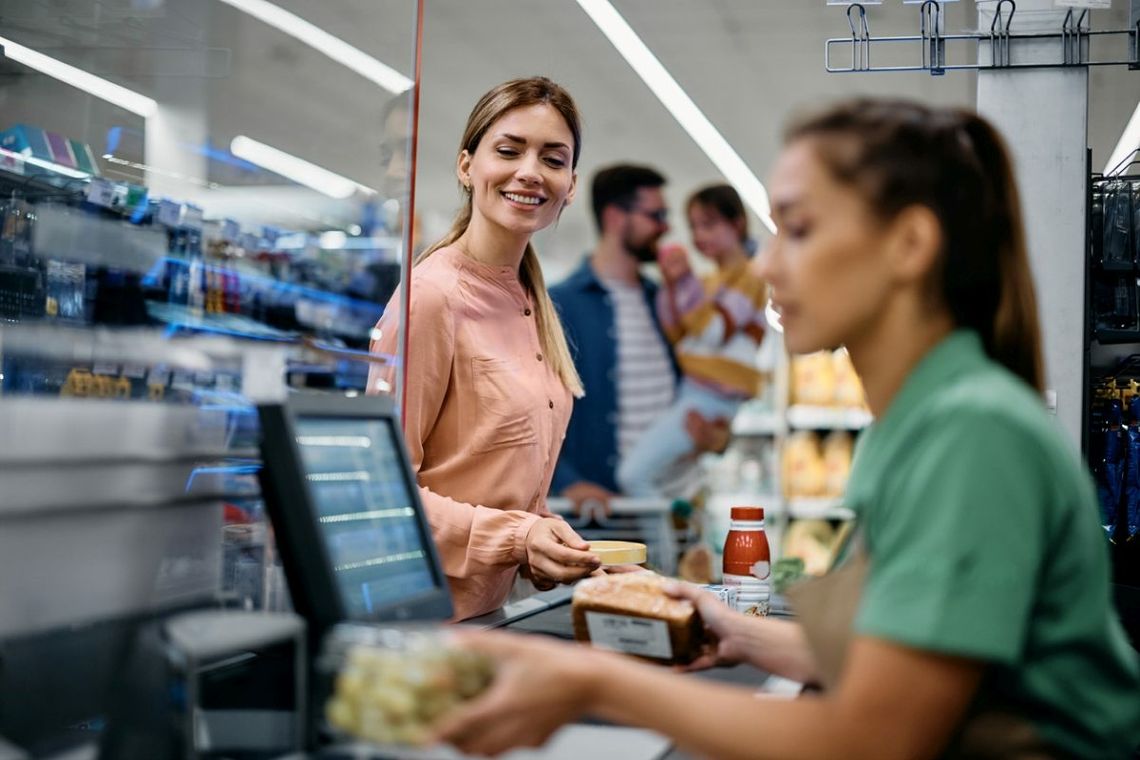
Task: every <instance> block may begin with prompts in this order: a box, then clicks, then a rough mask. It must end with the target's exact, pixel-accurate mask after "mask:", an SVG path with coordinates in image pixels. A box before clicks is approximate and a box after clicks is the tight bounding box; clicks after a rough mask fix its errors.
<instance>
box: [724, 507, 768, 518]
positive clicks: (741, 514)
mask: <svg viewBox="0 0 1140 760" xmlns="http://www.w3.org/2000/svg"><path fill="white" fill-rule="evenodd" d="M721 514H724V513H723V512H722V513H721ZM722 519H723V518H722ZM732 519H733V520H763V519H764V508H763V507H733V508H732Z"/></svg>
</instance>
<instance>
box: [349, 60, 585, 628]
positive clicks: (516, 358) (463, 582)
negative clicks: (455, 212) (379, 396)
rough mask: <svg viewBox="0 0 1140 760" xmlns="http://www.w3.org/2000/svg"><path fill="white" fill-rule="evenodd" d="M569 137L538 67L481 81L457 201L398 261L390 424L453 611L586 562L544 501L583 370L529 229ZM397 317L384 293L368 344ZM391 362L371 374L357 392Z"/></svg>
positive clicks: (389, 349) (541, 217)
mask: <svg viewBox="0 0 1140 760" xmlns="http://www.w3.org/2000/svg"><path fill="white" fill-rule="evenodd" d="M580 138H581V127H580V122H579V117H578V111H577V108H576V106H575V105H574V101H573V99H572V98H571V97H570V95H569V93H567V92H566V91H565V90H564V89H562V88H561V87H559V86H558V85H557V84H555V83H554V82H551V81H550V80H549V79H545V78H542V77H534V78H530V79H518V80H513V81H510V82H506V83H504V84H501V85H499V86H498V87H495V88H494V89H492V90H491V91H490V92H488V93H487V94H485V95H484V96H483V97H482V98H481V99H480V100H479V102H478V103H477V104H476V105H475V108H474V110H472V112H471V115H470V117H469V118H468V121H467V128H466V129H465V130H464V134H463V139H462V142H461V144H460V151H459V155H458V158H457V161H456V174H457V176H458V179H459V183H460V186H461V187H462V193H463V207H462V209H461V211H460V213H459V216H458V217H457V218H456V220H455V222H454V223H453V225H452V227H451V230H450V231H449V232H448V233H447V235H445V236H444V238H443V239H442V240H441V241H439V242H438V243H436V244H435V245H434V246H432V247H431V248H429V249H428V250H427V251H425V252H424V253H423V254H421V255H420V256H419V258H418V259H417V261H416V264H415V266H414V268H413V269H412V274H411V289H410V294H411V298H410V301H411V305H410V315H409V316H408V319H407V321H406V322H405V323H404V326H405V328H406V330H407V331H408V351H407V355H406V356H405V361H406V362H407V382H406V385H405V386H404V393H405V417H404V420H403V422H404V434H405V437H406V439H407V445H408V451H409V454H410V456H411V463H412V467H413V468H414V469H415V471H416V477H417V480H418V482H419V485H420V488H421V493H422V495H423V501H424V508H425V510H426V512H427V517H428V522H429V523H430V524H431V529H432V536H433V538H434V539H435V543H436V546H437V548H438V550H439V555H440V560H441V562H442V565H443V569H444V572H445V573H446V575H447V578H448V582H449V585H450V587H451V594H452V600H453V602H454V605H455V617H456V619H459V620H462V619H464V618H469V617H473V616H476V615H480V614H482V613H485V612H489V611H491V610H493V609H495V608H497V607H499V606H501V605H502V604H503V602H504V601H505V600H506V598H507V596H508V594H509V592H510V590H511V587H512V584H513V582H514V580H515V576H516V574H517V573H518V572H519V571H520V569H521V571H522V572H523V573H524V574H525V575H526V576H528V577H529V578H530V579H532V580H533V581H534V582H535V584H536V585H537V586H539V587H540V588H542V587H552V586H553V585H554V584H556V583H560V582H568V581H573V580H576V579H578V578H581V577H583V576H585V575H587V574H589V573H590V572H592V571H594V570H596V569H597V568H598V566H599V561H598V558H597V557H596V556H595V555H593V554H591V553H590V552H589V545H588V544H586V542H584V541H583V540H582V539H581V537H579V536H578V535H577V534H576V533H575V532H574V531H573V529H571V528H570V527H569V526H568V525H567V524H566V522H565V521H563V520H561V519H558V518H556V517H554V516H552V515H551V514H550V513H549V512H548V511H547V509H546V493H547V491H548V490H549V489H550V479H551V476H552V474H553V472H554V463H555V462H556V461H557V459H558V452H559V450H560V448H561V446H562V439H563V438H564V436H565V432H566V425H567V422H568V421H569V419H570V409H571V404H572V403H573V398H574V397H575V396H581V395H582V383H581V380H579V378H578V374H577V372H576V371H575V369H574V363H573V361H572V360H571V358H570V352H569V350H568V348H567V346H566V339H565V338H564V337H563V334H562V326H561V323H560V322H559V320H558V315H557V314H556V313H555V311H554V307H553V306H552V304H551V301H550V296H549V295H547V292H546V286H545V284H544V282H543V278H542V268H541V266H540V265H539V262H538V257H537V255H536V253H535V250H534V247H533V246H532V245H531V242H530V239H531V236H532V235H533V234H534V233H535V232H537V231H539V230H541V229H544V228H545V227H548V226H550V225H551V224H552V223H553V222H554V221H555V220H556V219H557V218H558V217H559V215H560V214H561V213H562V209H563V208H565V207H566V205H567V204H569V203H570V202H571V200H573V198H574V190H575V185H576V182H577V173H576V171H575V168H576V167H577V165H578V155H579V153H580V151H581V139H580ZM402 317H403V315H402V314H401V313H400V293H399V291H397V293H396V294H395V295H394V296H393V297H392V300H391V301H390V302H389V303H388V307H387V308H386V309H385V311H384V316H383V317H382V318H381V319H380V322H379V324H377V330H378V331H379V337H377V338H376V339H375V340H374V341H373V343H372V350H373V351H374V352H378V353H382V354H387V355H397V354H398V353H399V351H398V344H397V341H398V335H399V329H398V327H399V324H400V320H401V319H402ZM395 371H396V368H394V367H392V368H386V369H385V370H376V371H374V372H372V373H371V374H370V377H369V382H368V389H369V392H373V393H376V392H381V391H382V390H384V389H385V388H390V387H392V385H393V384H394V382H395Z"/></svg>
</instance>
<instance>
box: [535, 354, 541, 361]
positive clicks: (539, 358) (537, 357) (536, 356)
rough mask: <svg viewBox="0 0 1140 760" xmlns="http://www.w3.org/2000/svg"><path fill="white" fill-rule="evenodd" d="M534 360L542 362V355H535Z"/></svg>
mask: <svg viewBox="0 0 1140 760" xmlns="http://www.w3.org/2000/svg"><path fill="white" fill-rule="evenodd" d="M534 358H535V359H538V360H539V361H542V354H535V355H534Z"/></svg>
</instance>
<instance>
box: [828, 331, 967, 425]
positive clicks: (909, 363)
mask: <svg viewBox="0 0 1140 760" xmlns="http://www.w3.org/2000/svg"><path fill="white" fill-rule="evenodd" d="M905 316H906V318H905V319H903V318H896V319H891V318H884V319H882V320H879V322H878V323H877V324H876V325H874V326H873V327H872V328H871V329H870V330H868V331H867V332H866V333H865V334H863V335H860V336H858V337H856V338H853V339H851V340H848V341H847V344H846V345H847V352H848V353H849V354H851V363H852V364H853V365H854V367H855V372H856V373H857V374H858V375H859V379H860V380H861V381H862V382H863V391H864V393H865V394H866V396H867V405H868V406H869V407H870V408H871V414H873V415H874V416H875V417H876V418H880V417H882V415H883V414H884V413H885V412H886V411H887V409H888V408H890V405H891V402H892V401H894V399H895V396H897V395H898V392H899V391H900V390H901V389H902V386H903V384H904V383H905V382H906V379H907V377H909V376H910V373H911V372H913V371H914V368H915V367H916V366H918V363H919V362H921V361H922V358H923V357H924V356H926V354H927V353H928V352H929V351H930V350H931V349H932V348H934V347H935V346H937V345H938V344H939V343H941V342H942V340H943V339H944V338H945V337H946V336H947V335H949V334H950V333H951V332H952V331H953V329H954V321H953V319H951V317H950V315H949V314H937V315H927V316H925V317H918V318H915V317H913V316H912V315H911V314H908V315H905Z"/></svg>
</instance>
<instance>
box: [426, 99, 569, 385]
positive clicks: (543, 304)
mask: <svg viewBox="0 0 1140 760" xmlns="http://www.w3.org/2000/svg"><path fill="white" fill-rule="evenodd" d="M539 104H545V105H549V106H551V107H552V108H554V110H556V111H558V113H559V114H561V115H562V118H563V119H565V120H566V125H567V126H568V127H570V132H571V134H572V135H573V136H574V158H573V162H572V164H571V168H572V169H576V168H577V167H578V156H579V155H580V153H581V151H582V126H581V120H580V118H579V116H578V107H577V106H576V105H574V100H573V98H571V97H570V93H568V92H566V90H564V89H562V88H561V87H560V86H558V85H557V84H555V83H554V82H552V81H550V80H549V79H547V78H546V77H530V78H527V79H512V80H511V81H509V82H504V83H503V84H501V85H499V86H498V87H495V88H493V89H492V90H490V91H489V92H487V93H486V94H485V95H484V96H483V97H481V98H479V102H478V103H476V104H475V108H473V109H472V110H471V115H470V116H468V117H467V128H466V129H464V130H463V139H462V140H461V141H460V146H459V151H460V152H461V153H462V152H463V151H467V152H468V153H470V154H472V155H474V153H475V149H476V148H478V147H479V142H480V141H481V140H482V139H483V135H485V134H487V130H488V129H490V128H491V125H492V124H494V123H495V122H496V121H498V119H499V118H500V117H501V116H503V114H505V113H507V111H511V110H514V109H515V108H522V107H525V106H533V105H539ZM471 208H472V200H471V193H470V192H465V193H464V199H463V207H462V208H461V209H460V210H459V213H458V214H457V215H456V217H455V220H454V221H453V222H452V223H451V229H449V230H448V231H447V234H446V235H444V236H443V237H442V238H441V239H440V240H439V241H438V242H437V243H436V244H435V245H433V246H431V247H430V248H428V249H427V250H426V251H424V252H423V253H421V254H420V255H419V256H417V257H416V260H415V264H413V266H415V265H418V264H419V263H420V262H422V261H423V260H424V259H426V258H427V257H428V256H430V255H432V254H433V253H435V252H436V251H438V250H439V249H440V248H444V247H446V246H449V245H451V244H453V243H454V242H455V241H457V240H458V239H459V238H460V237H462V235H463V233H464V232H466V231H467V226H468V225H469V224H470V223H471ZM519 280H520V281H521V282H522V285H523V287H524V288H525V289H526V291H527V293H529V294H530V297H531V299H532V300H533V301H534V307H535V317H536V320H537V322H536V325H537V327H538V342H539V344H541V346H542V351H543V353H544V354H546V357H547V360H548V361H549V363H550V368H551V369H552V370H554V372H555V374H557V375H558V377H559V379H561V380H562V384H563V385H565V386H566V388H567V390H569V391H570V393H572V394H573V395H574V397H575V398H581V397H582V396H583V395H584V394H585V391H584V389H583V388H582V378H581V377H579V376H578V370H577V369H576V368H575V367H574V360H573V358H571V356H570V347H569V346H568V345H567V344H566V335H565V334H564V333H563V332H562V322H561V321H560V320H559V319H558V312H557V311H555V309H554V303H553V302H552V301H551V300H550V294H549V293H547V292H546V281H545V280H544V279H543V276H542V266H541V265H540V264H539V262H538V254H537V253H535V250H534V246H533V245H531V244H530V243H529V242H528V243H527V245H526V251H524V252H523V257H522V263H521V264H520V266H519Z"/></svg>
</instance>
